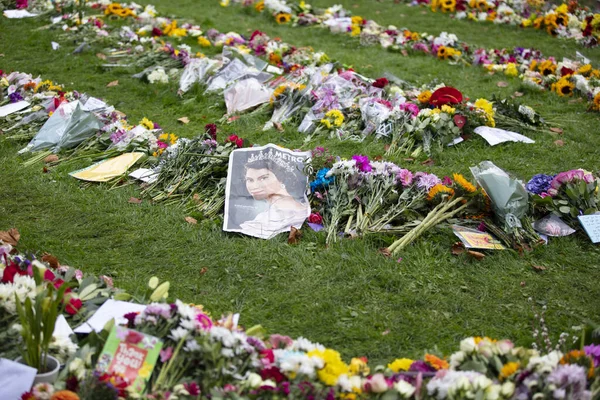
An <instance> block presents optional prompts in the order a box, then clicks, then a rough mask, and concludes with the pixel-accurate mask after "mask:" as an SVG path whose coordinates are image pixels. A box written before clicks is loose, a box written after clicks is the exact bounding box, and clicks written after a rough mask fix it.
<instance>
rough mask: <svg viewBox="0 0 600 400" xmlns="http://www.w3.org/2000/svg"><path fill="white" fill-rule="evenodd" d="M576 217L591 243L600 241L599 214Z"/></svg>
mask: <svg viewBox="0 0 600 400" xmlns="http://www.w3.org/2000/svg"><path fill="white" fill-rule="evenodd" d="M577 218H579V223H580V224H581V226H583V229H585V232H586V233H587V234H588V236H589V237H590V240H591V241H592V243H600V214H591V215H580V216H578V217H577Z"/></svg>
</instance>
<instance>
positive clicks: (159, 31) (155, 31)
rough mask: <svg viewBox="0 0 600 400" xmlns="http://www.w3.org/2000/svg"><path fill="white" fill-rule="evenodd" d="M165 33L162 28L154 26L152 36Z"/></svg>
mask: <svg viewBox="0 0 600 400" xmlns="http://www.w3.org/2000/svg"><path fill="white" fill-rule="evenodd" d="M162 35H163V33H162V31H161V30H160V29H158V28H152V36H162Z"/></svg>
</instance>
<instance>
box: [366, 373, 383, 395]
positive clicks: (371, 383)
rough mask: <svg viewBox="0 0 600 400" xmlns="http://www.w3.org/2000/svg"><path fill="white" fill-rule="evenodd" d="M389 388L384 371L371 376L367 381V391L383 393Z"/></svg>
mask: <svg viewBox="0 0 600 400" xmlns="http://www.w3.org/2000/svg"><path fill="white" fill-rule="evenodd" d="M387 390H388V383H387V381H386V379H385V376H384V375H383V374H382V373H377V374H375V375H373V376H371V377H370V378H369V379H368V380H367V382H366V383H365V391H366V392H371V393H383V392H386V391H387Z"/></svg>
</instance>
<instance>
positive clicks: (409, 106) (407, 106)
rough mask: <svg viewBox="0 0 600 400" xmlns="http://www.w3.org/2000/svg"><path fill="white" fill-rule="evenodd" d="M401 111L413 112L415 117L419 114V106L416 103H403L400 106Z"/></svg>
mask: <svg viewBox="0 0 600 400" xmlns="http://www.w3.org/2000/svg"><path fill="white" fill-rule="evenodd" d="M398 108H399V109H400V111H406V112H409V113H411V114H412V116H413V117H416V116H417V115H419V106H417V105H416V104H414V103H402V104H400V105H399V106H398Z"/></svg>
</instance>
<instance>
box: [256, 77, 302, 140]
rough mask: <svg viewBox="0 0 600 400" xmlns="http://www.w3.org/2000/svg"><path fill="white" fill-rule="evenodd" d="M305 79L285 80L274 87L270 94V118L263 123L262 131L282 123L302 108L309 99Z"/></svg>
mask: <svg viewBox="0 0 600 400" xmlns="http://www.w3.org/2000/svg"><path fill="white" fill-rule="evenodd" d="M305 81H306V79H300V80H298V81H297V82H285V83H282V84H280V85H279V86H277V87H276V88H275V90H274V91H273V94H272V95H271V104H272V105H273V107H274V110H273V115H272V116H271V119H270V120H269V121H267V122H266V123H265V126H264V127H263V131H266V130H269V129H271V128H273V127H274V126H275V125H276V124H282V123H284V122H285V121H286V120H289V119H290V118H292V117H294V116H295V115H297V114H298V113H300V112H301V110H302V108H303V107H304V106H305V105H306V104H307V103H308V102H309V101H310V99H309V98H308V96H307V94H308V87H307V85H306V84H304V83H302V82H305Z"/></svg>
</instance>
